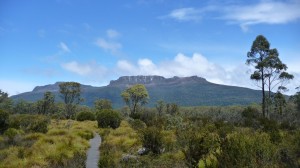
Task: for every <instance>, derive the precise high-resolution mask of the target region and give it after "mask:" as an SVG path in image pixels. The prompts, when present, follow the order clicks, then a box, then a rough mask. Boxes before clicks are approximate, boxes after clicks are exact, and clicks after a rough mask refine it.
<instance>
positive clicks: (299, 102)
mask: <svg viewBox="0 0 300 168" xmlns="http://www.w3.org/2000/svg"><path fill="white" fill-rule="evenodd" d="M296 89H297V90H298V92H296V94H295V95H293V96H292V97H291V99H292V100H293V102H294V103H295V104H296V108H297V110H298V112H300V86H299V87H297V88H296Z"/></svg>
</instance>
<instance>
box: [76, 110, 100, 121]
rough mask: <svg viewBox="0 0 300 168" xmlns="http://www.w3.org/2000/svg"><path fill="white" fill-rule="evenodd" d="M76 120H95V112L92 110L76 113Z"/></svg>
mask: <svg viewBox="0 0 300 168" xmlns="http://www.w3.org/2000/svg"><path fill="white" fill-rule="evenodd" d="M76 120H77V121H85V120H90V121H95V114H94V113H93V112H90V111H82V112H79V113H78V114H77V115H76Z"/></svg>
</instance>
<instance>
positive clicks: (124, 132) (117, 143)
mask: <svg viewBox="0 0 300 168" xmlns="http://www.w3.org/2000/svg"><path fill="white" fill-rule="evenodd" d="M99 134H100V135H101V136H102V138H103V139H104V141H103V143H102V144H101V146H100V152H101V154H100V156H101V157H100V160H99V167H107V166H110V167H114V166H116V165H119V162H120V161H121V159H122V156H123V155H124V154H135V153H136V151H137V150H138V148H139V147H141V142H140V140H139V138H138V134H137V133H136V131H135V130H133V129H132V128H131V127H130V125H129V123H128V122H127V121H125V120H123V121H122V122H121V124H120V127H119V128H117V129H115V130H114V129H111V128H107V129H101V130H100V131H99Z"/></svg>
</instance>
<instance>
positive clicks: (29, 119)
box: [9, 114, 50, 133]
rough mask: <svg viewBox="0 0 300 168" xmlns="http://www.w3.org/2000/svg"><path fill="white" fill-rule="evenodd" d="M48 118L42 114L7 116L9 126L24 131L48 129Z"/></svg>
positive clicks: (45, 130)
mask: <svg viewBox="0 0 300 168" xmlns="http://www.w3.org/2000/svg"><path fill="white" fill-rule="evenodd" d="M49 124H50V119H48V118H47V117H46V116H43V115H27V114H20V115H14V116H11V117H10V118H9V127H10V128H15V129H22V130H23V131H25V132H41V133H46V132H47V131H48V125H49Z"/></svg>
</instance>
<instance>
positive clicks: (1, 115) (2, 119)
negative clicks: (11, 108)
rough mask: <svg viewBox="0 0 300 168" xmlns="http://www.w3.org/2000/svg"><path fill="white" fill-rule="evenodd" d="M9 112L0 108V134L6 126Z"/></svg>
mask: <svg viewBox="0 0 300 168" xmlns="http://www.w3.org/2000/svg"><path fill="white" fill-rule="evenodd" d="M8 118H9V114H8V112H6V111H3V110H1V109H0V134H2V133H3V132H4V131H5V130H7V128H8Z"/></svg>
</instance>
